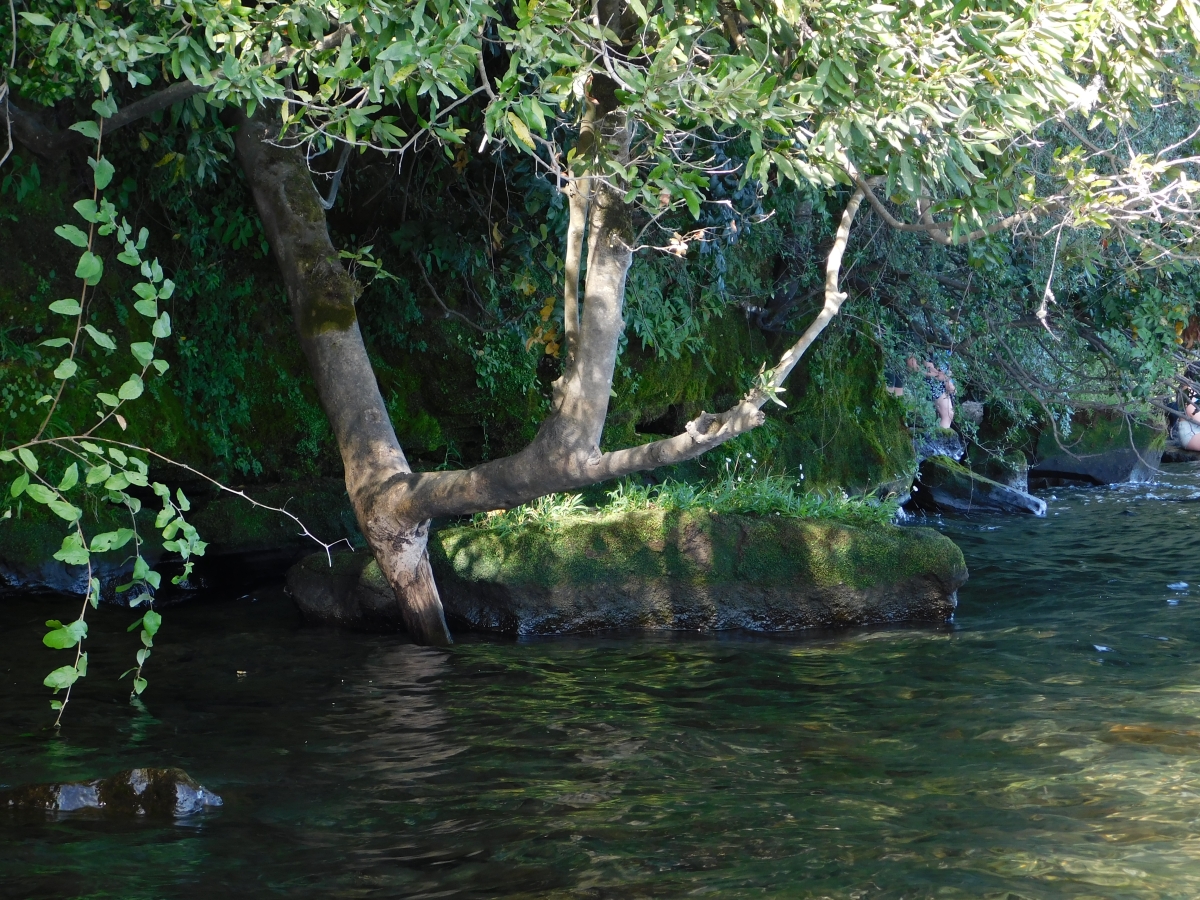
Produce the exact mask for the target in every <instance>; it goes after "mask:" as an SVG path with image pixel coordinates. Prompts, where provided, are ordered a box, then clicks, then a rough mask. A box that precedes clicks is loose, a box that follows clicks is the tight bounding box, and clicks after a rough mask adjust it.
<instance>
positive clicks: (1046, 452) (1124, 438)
mask: <svg viewBox="0 0 1200 900" xmlns="http://www.w3.org/2000/svg"><path fill="white" fill-rule="evenodd" d="M1071 429H1072V433H1071V435H1070V437H1068V438H1060V439H1061V441H1062V445H1063V446H1059V443H1058V441H1056V440H1055V437H1054V433H1053V431H1051V430H1049V429H1047V430H1046V431H1044V432H1042V436H1041V438H1040V439H1039V440H1038V445H1037V455H1038V460H1037V464H1036V465H1034V466H1033V468H1031V469H1030V470H1029V477H1030V480H1031V482H1032V483H1035V484H1037V483H1041V484H1058V483H1062V482H1071V481H1075V482H1083V483H1085V484H1123V483H1125V482H1130V481H1133V482H1137V481H1147V480H1149V479H1150V478H1151V477H1152V476H1153V474H1154V472H1155V471H1156V470H1157V468H1158V465H1159V463H1160V462H1161V461H1162V455H1163V450H1164V449H1165V448H1166V444H1167V435H1166V431H1165V430H1159V429H1154V428H1151V427H1149V426H1147V425H1142V424H1136V423H1131V422H1130V421H1129V420H1127V419H1126V418H1125V417H1124V416H1123V415H1120V414H1117V413H1109V412H1100V411H1094V412H1089V413H1081V414H1079V415H1077V416H1076V417H1075V419H1074V421H1073V422H1072V423H1071Z"/></svg>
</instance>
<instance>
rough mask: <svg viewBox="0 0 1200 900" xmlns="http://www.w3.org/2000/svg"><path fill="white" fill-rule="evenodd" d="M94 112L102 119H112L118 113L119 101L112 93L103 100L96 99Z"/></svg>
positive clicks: (93, 104)
mask: <svg viewBox="0 0 1200 900" xmlns="http://www.w3.org/2000/svg"><path fill="white" fill-rule="evenodd" d="M92 112H94V113H95V114H96V115H98V116H99V117H100V118H102V119H111V118H112V117H113V116H115V115H116V114H117V101H116V99H115V98H114V97H113V96H112V95H111V94H110V95H109V96H107V97H105V98H104V99H102V100H96V101H94V102H93V103H92Z"/></svg>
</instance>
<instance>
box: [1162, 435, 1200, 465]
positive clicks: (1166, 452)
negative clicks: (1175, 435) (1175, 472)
mask: <svg viewBox="0 0 1200 900" xmlns="http://www.w3.org/2000/svg"><path fill="white" fill-rule="evenodd" d="M1162 461H1163V462H1164V463H1186V462H1200V450H1185V449H1184V448H1183V447H1180V446H1179V444H1178V443H1176V442H1175V441H1174V440H1173V439H1172V440H1169V441H1167V444H1166V446H1165V447H1164V448H1163V455H1162Z"/></svg>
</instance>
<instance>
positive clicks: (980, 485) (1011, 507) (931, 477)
mask: <svg viewBox="0 0 1200 900" xmlns="http://www.w3.org/2000/svg"><path fill="white" fill-rule="evenodd" d="M909 503H910V504H911V505H912V506H915V507H917V508H918V509H923V510H926V511H929V512H951V513H961V514H970V513H982V512H999V513H1031V514H1032V515H1035V516H1044V515H1045V514H1046V501H1045V500H1041V499H1039V498H1037V497H1034V496H1032V495H1030V494H1027V493H1025V492H1024V491H1020V490H1017V489H1016V488H1012V487H1009V486H1008V485H1005V484H1000V482H998V481H993V480H992V479H990V478H985V477H983V476H982V475H977V474H976V473H974V472H972V471H971V470H970V469H968V468H967V467H966V466H964V465H962V464H960V463H957V462H955V461H954V460H952V459H950V458H949V457H946V456H932V457H930V458H929V459H926V460H923V461H922V462H921V468H920V470H919V471H918V473H917V483H916V485H914V486H913V493H912V500H910V501H909Z"/></svg>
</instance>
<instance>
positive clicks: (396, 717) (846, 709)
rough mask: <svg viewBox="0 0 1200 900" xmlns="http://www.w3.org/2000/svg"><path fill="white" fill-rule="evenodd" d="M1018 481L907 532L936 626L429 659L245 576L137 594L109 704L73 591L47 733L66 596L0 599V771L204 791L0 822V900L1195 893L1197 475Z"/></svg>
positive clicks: (103, 624) (1199, 603) (108, 682)
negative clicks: (924, 528) (928, 583)
mask: <svg viewBox="0 0 1200 900" xmlns="http://www.w3.org/2000/svg"><path fill="white" fill-rule="evenodd" d="M1043 496H1045V497H1046V498H1047V499H1048V501H1049V506H1050V510H1049V514H1048V515H1047V517H1046V518H1045V519H1031V518H1020V519H1016V518H998V517H997V518H976V519H966V520H953V521H951V520H947V521H945V522H940V523H937V524H938V526H939V527H940V528H942V529H943V530H944V531H946V532H947V533H948V534H950V535H951V536H952V537H954V539H955V540H957V541H958V542H959V543H960V545H961V546H962V547H963V551H964V553H965V554H966V556H967V562H968V565H969V567H970V569H971V581H970V582H969V583H968V585H967V586H966V587H965V588H964V589H963V590H962V592H961V604H960V607H959V612H958V615H957V617H956V622H955V623H954V625H953V626H950V627H946V628H919V629H879V630H870V631H860V632H854V633H847V634H837V635H824V636H815V637H814V636H810V637H807V638H804V639H800V638H786V639H785V638H757V639H756V638H753V637H749V636H745V635H731V636H723V637H720V638H711V637H699V636H689V635H676V636H669V637H645V636H607V637H595V638H588V639H570V640H546V641H538V642H528V643H507V642H492V641H465V642H462V643H460V644H458V645H457V646H456V647H455V648H454V650H453V651H452V652H450V653H444V652H441V651H437V650H430V649H425V648H419V647H415V646H412V645H411V644H408V643H406V642H404V641H403V640H402V639H397V638H395V637H386V636H385V637H380V636H374V637H364V636H362V635H355V634H350V633H339V632H334V631H329V630H324V629H315V628H308V627H305V626H303V625H302V624H301V623H300V622H299V621H298V619H297V617H296V616H295V614H294V612H293V611H292V609H291V607H290V606H289V604H288V602H287V601H286V600H285V599H284V598H282V596H281V595H279V593H278V592H277V591H263V592H258V593H256V594H255V595H254V598H256V599H251V598H249V597H247V598H242V599H238V600H233V599H221V598H207V599H206V600H205V601H203V602H196V603H193V604H192V605H190V606H185V607H180V608H174V609H170V610H167V611H166V614H165V615H164V625H163V630H162V631H161V632H160V635H159V639H158V641H157V644H158V646H157V647H156V648H155V652H154V656H153V657H152V659H151V661H150V663H149V666H148V674H149V676H150V678H151V687H150V690H149V692H148V693H147V695H146V698H145V707H144V708H143V709H141V710H139V709H135V708H131V707H130V706H129V705H128V703H127V702H126V697H127V691H128V688H127V686H125V685H126V684H127V682H124V683H121V684H120V685H118V684H117V683H116V681H115V678H116V675H117V674H119V673H120V672H121V671H122V670H123V669H124V668H126V667H127V666H128V664H129V659H127V657H128V658H132V655H133V652H134V649H136V648H135V646H134V639H133V636H131V635H125V634H124V626H125V625H126V624H127V623H128V621H129V620H132V619H133V618H134V616H133V615H131V614H130V613H129V612H128V611H119V610H113V609H103V610H100V611H99V612H98V613H94V614H93V620H94V624H93V626H92V634H93V639H92V640H91V641H90V644H91V667H90V670H89V674H88V677H87V679H86V681H85V682H84V683H81V684H82V689H81V690H79V691H78V692H77V694H76V697H75V701H74V702H73V703H72V705H71V708H70V711H69V713H68V722H67V725H66V727H65V728H64V729H63V732H62V734H61V735H55V734H54V733H53V732H52V731H49V730H48V729H47V728H46V727H45V726H46V725H47V724H48V723H49V721H50V715H49V712H48V709H47V707H46V701H47V697H46V696H45V695H46V693H47V692H46V691H45V689H44V688H42V687H41V686H40V681H41V678H42V677H43V676H44V674H45V673H46V672H47V671H48V670H49V669H51V668H53V667H54V666H56V665H59V664H61V660H59V659H58V657H57V655H56V654H55V653H54V652H53V651H50V650H47V649H46V648H44V647H42V646H41V643H40V637H41V632H42V629H41V628H40V625H41V622H42V621H43V620H44V619H47V618H55V617H57V618H64V617H66V616H68V615H73V613H72V612H71V610H72V609H73V608H74V605H75V603H74V601H73V600H72V601H70V602H67V601H65V600H64V601H58V600H46V599H42V600H39V601H36V602H35V601H32V600H29V601H24V600H23V601H7V602H5V604H4V611H3V623H4V625H3V629H2V630H0V684H2V685H3V687H2V689H0V691H2V695H3V697H4V703H3V704H2V707H0V784H5V785H15V784H22V783H28V782H41V781H56V780H68V779H72V780H73V779H91V778H96V777H101V776H104V775H109V774H112V773H114V772H117V771H120V770H122V769H128V768H133V767H136V766H180V767H182V768H184V769H186V770H187V771H188V772H189V773H190V774H191V775H192V776H193V777H195V778H196V779H197V780H198V781H200V782H202V783H203V784H204V785H205V786H206V787H208V788H210V789H213V790H215V791H217V792H218V793H219V794H221V796H222V797H223V798H224V800H225V805H224V807H222V808H220V809H218V810H214V811H211V812H208V813H205V814H203V815H200V816H196V817H192V818H189V819H186V820H180V821H177V822H169V821H167V822H164V821H136V820H135V821H128V820H126V821H120V820H112V819H108V818H105V817H97V816H95V815H87V814H70V815H63V816H59V817H49V818H48V817H45V816H36V817H30V816H15V815H13V814H10V813H4V814H0V897H4V898H9V897H11V898H18V897H19V898H67V897H71V898H74V897H81V898H82V897H87V898H101V897H104V898H108V897H111V898H121V900H138V898H166V897H212V896H218V892H225V894H226V895H228V896H231V897H237V898H250V897H253V898H257V897H282V896H287V897H289V898H369V897H406V898H407V897H461V898H468V897H479V898H485V897H487V898H490V897H505V898H560V897H561V898H565V897H597V898H599V897H683V896H692V895H703V894H711V895H714V896H719V897H723V898H724V897H751V896H753V897H764V896H766V897H788V898H793V897H795V898H810V897H811V898H825V897H829V898H848V900H860V898H924V897H938V898H943V897H950V898H956V897H963V898H967V897H970V898H977V897H997V898H1013V900H1015V898H1030V900H1032V898H1057V897H1071V898H1085V897H1086V898H1125V897H1128V898H1164V897H1180V898H1194V897H1197V896H1200V657H1198V656H1197V653H1196V649H1197V641H1198V640H1200V617H1198V615H1197V613H1198V611H1200V537H1198V533H1197V526H1198V525H1200V518H1198V517H1200V468H1189V467H1171V469H1170V472H1169V474H1165V475H1163V476H1162V479H1161V480H1160V481H1159V482H1157V483H1155V484H1151V485H1137V486H1125V487H1120V488H1115V489H1107V488H1106V489H1089V490H1062V489H1060V490H1058V491H1056V492H1055V494H1054V495H1049V494H1047V495H1043ZM1180 582H1190V583H1192V584H1193V587H1192V588H1190V589H1184V588H1179V587H1175V588H1172V587H1168V585H1178V583H1180ZM239 671H242V672H245V673H246V674H245V675H244V676H241V677H239V676H238V674H237V673H238V672H239Z"/></svg>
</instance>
